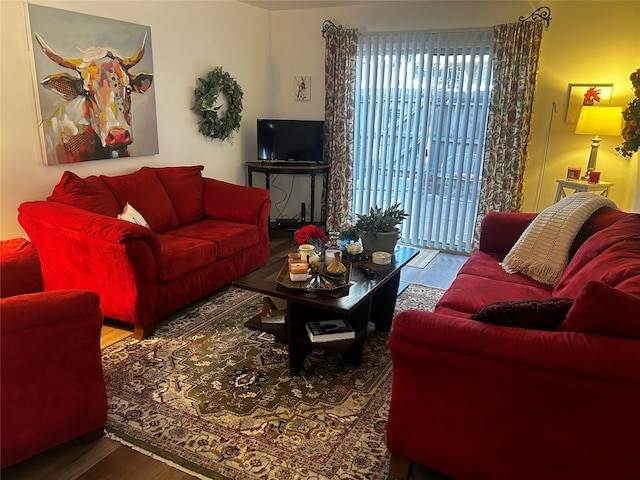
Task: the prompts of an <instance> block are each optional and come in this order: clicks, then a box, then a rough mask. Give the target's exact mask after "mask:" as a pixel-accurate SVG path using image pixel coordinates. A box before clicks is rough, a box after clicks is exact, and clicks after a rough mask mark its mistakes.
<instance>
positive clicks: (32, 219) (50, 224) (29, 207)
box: [18, 201, 160, 257]
mask: <svg viewBox="0 0 640 480" xmlns="http://www.w3.org/2000/svg"><path fill="white" fill-rule="evenodd" d="M18 212H19V213H18V221H19V222H20V224H21V225H23V227H24V226H25V224H28V225H36V224H37V225H39V226H40V227H42V228H45V229H55V230H66V231H69V232H74V233H77V234H80V235H86V236H87V237H92V238H97V239H100V240H102V241H105V242H110V243H119V244H124V243H126V242H128V241H131V240H142V241H144V242H145V243H147V244H148V245H149V248H150V249H151V251H152V252H153V253H154V256H155V257H157V256H158V255H159V253H160V243H159V242H158V239H157V237H156V234H155V233H154V232H153V230H151V229H150V228H146V227H143V226H142V225H137V224H135V223H132V222H127V221H124V220H118V219H117V218H112V217H108V216H106V215H100V214H97V213H93V212H90V211H88V210H84V209H82V208H78V207H74V206H72V205H67V204H64V203H58V202H54V201H34V202H25V203H22V204H21V205H20V206H19V207H18ZM25 229H26V228H25ZM88 240H90V239H88Z"/></svg>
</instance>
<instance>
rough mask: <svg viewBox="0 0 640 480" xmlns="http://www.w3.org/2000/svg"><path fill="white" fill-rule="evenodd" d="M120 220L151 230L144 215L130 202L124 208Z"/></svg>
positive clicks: (119, 216)
mask: <svg viewBox="0 0 640 480" xmlns="http://www.w3.org/2000/svg"><path fill="white" fill-rule="evenodd" d="M118 220H126V221H127V222H131V223H136V224H138V225H142V226H143V227H147V228H149V224H148V223H147V221H146V220H145V219H144V217H143V216H142V214H141V213H140V212H139V211H137V210H136V209H135V208H133V206H132V205H131V204H129V202H127V204H126V205H125V206H124V210H122V213H121V214H120V215H118Z"/></svg>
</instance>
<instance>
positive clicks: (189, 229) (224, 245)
mask: <svg viewBox="0 0 640 480" xmlns="http://www.w3.org/2000/svg"><path fill="white" fill-rule="evenodd" d="M171 234H172V235H180V236H183V237H193V238H200V239H203V240H209V241H211V242H213V243H215V245H216V248H217V255H218V258H227V257H230V256H231V255H233V254H235V253H238V252H240V251H242V250H245V249H247V248H251V247H257V245H258V242H259V240H260V234H259V230H258V227H257V226H256V225H249V224H248V223H235V222H227V221H226V220H211V219H206V220H200V221H199V222H196V223H192V224H190V225H184V226H182V227H178V228H176V229H175V230H172V231H171Z"/></svg>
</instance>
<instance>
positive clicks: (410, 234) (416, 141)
mask: <svg viewBox="0 0 640 480" xmlns="http://www.w3.org/2000/svg"><path fill="white" fill-rule="evenodd" d="M491 43H492V32H491V30H483V31H467V32H410V33H396V34H384V33H382V34H360V36H359V38H358V68H357V73H356V82H357V83H356V108H355V115H356V117H355V135H354V195H353V199H354V200H353V211H354V212H355V213H363V212H367V211H368V210H369V208H370V207H372V206H380V207H383V208H386V207H388V206H390V205H392V204H395V203H400V204H401V207H402V208H404V209H405V210H406V211H407V212H408V213H409V214H410V217H409V219H407V220H405V221H404V222H403V224H402V225H401V234H402V239H401V241H402V242H403V243H409V244H412V245H416V246H423V247H430V248H438V249H441V250H448V251H454V252H470V251H471V244H472V237H473V225H474V222H475V217H476V213H477V204H478V195H479V191H480V175H481V173H482V149H483V145H484V133H485V130H486V120H487V114H488V107H489V93H490V92H489V90H490V85H491V81H490V80H491Z"/></svg>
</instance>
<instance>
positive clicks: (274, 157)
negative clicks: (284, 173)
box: [258, 119, 324, 163]
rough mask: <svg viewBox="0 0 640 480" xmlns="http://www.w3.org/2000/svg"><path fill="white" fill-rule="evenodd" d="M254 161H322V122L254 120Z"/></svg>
mask: <svg viewBox="0 0 640 480" xmlns="http://www.w3.org/2000/svg"><path fill="white" fill-rule="evenodd" d="M258 160H260V161H272V162H282V161H291V162H309V163H322V162H324V121H322V120H267V119H258Z"/></svg>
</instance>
